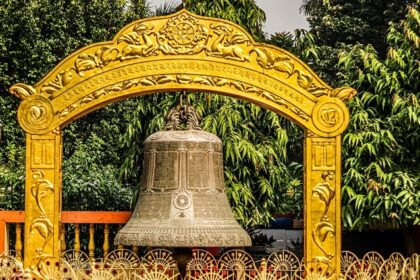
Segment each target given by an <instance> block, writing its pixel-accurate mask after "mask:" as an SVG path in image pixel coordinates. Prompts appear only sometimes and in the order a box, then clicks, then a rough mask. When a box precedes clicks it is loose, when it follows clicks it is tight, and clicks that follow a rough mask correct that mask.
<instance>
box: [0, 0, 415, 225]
mask: <svg viewBox="0 0 420 280" xmlns="http://www.w3.org/2000/svg"><path fill="white" fill-rule="evenodd" d="M184 5H185V6H186V8H188V9H189V10H190V11H192V12H195V13H198V14H200V15H208V16H214V17H221V18H224V19H228V20H231V21H233V22H236V23H238V24H240V25H242V26H243V27H244V28H246V29H247V30H248V31H249V32H250V33H251V34H252V35H253V36H254V37H255V39H257V40H260V41H261V40H267V41H268V42H269V43H271V44H275V45H277V46H280V47H283V48H285V49H288V50H290V51H291V52H293V53H295V54H296V55H297V56H299V57H300V58H301V59H303V60H304V61H305V62H306V63H308V64H309V65H310V66H311V67H313V68H314V69H315V70H316V71H317V72H318V73H319V74H320V75H321V76H322V77H323V78H324V79H326V81H327V82H329V83H330V84H332V85H334V86H344V85H350V86H353V87H355V88H356V89H357V90H358V91H359V95H358V96H357V97H356V98H355V99H354V100H353V101H351V102H350V104H349V106H350V108H351V112H352V119H351V123H350V127H349V130H348V132H347V134H346V135H345V137H344V169H343V173H344V178H343V205H344V211H343V218H344V226H345V227H346V228H348V229H361V228H372V227H376V228H378V227H380V228H384V227H401V226H407V225H412V224H419V223H420V221H419V216H420V213H419V208H420V207H419V200H420V198H419V197H420V191H419V184H418V178H419V172H418V170H419V166H418V157H419V149H418V147H417V146H418V143H419V139H418V137H419V136H418V135H419V131H418V127H419V118H418V115H419V107H418V101H417V100H418V98H419V89H418V81H419V63H418V57H419V53H418V48H419V33H420V32H419V26H420V20H419V15H418V11H417V10H416V8H417V7H418V2H416V1H402V0H398V1H394V0H388V1H385V0H381V1H373V0H372V1H370V0H354V1H341V0H327V1H326V0H306V1H304V4H303V6H302V10H303V11H304V12H305V13H306V14H307V16H308V20H309V23H310V30H309V31H305V30H296V31H295V32H294V34H290V33H285V32H279V33H276V34H274V35H272V36H271V38H270V39H269V38H267V37H268V35H267V34H264V32H263V31H262V26H263V24H264V22H265V15H264V12H263V11H262V10H261V9H259V8H258V6H257V5H256V4H255V1H254V0H223V1H222V0H220V1H219V0H218V1H207V0H202V1H188V0H185V1H184ZM409 7H411V9H409ZM179 8H180V7H179V6H178V7H176V6H171V5H166V6H164V7H162V8H160V9H158V11H156V13H158V14H165V13H168V12H171V11H173V10H176V9H179ZM0 14H2V15H3V16H2V17H0V49H1V52H0V120H1V121H2V123H3V136H2V143H1V146H0V202H1V206H0V207H2V208H7V209H22V208H23V185H24V171H23V170H24V152H25V151H24V144H25V143H24V134H23V132H22V131H21V130H20V128H19V126H18V124H17V122H16V109H17V106H18V104H19V102H18V100H17V99H15V98H14V97H13V96H11V95H10V94H8V93H7V89H8V88H9V87H10V86H11V85H12V84H14V83H16V82H24V83H28V84H33V83H35V82H37V81H38V80H39V79H40V78H42V77H43V76H44V75H45V74H46V73H47V72H48V71H49V70H51V69H52V68H53V67H54V66H55V65H56V64H57V63H58V62H59V61H60V60H61V59H63V58H64V57H65V56H66V55H68V54H70V53H71V52H73V51H75V50H76V49H78V48H80V47H82V46H85V45H87V44H90V43H92V42H99V41H105V40H109V39H111V38H112V37H113V36H114V35H115V34H116V33H117V32H118V30H119V29H120V28H121V27H122V26H124V25H125V24H127V23H129V22H131V21H132V20H135V19H139V18H144V17H147V16H150V15H152V14H153V13H152V12H151V10H150V8H149V7H148V5H147V3H146V1H144V0H143V1H141V0H137V1H134V0H131V1H130V0H125V1H120V0H108V1H99V0H93V1H82V0H76V1H61V0H60V1H53V0H31V1H23V0H19V1H11V0H5V1H3V5H1V6H0ZM401 20H404V21H401ZM189 99H190V102H191V103H192V104H193V105H194V106H195V107H196V108H197V110H198V112H199V114H200V115H201V116H202V118H203V120H202V126H203V128H204V129H205V130H207V131H210V132H212V133H215V134H217V135H219V136H220V137H221V139H222V140H223V143H224V154H225V159H224V162H225V178H226V185H227V190H228V196H229V198H230V201H231V204H232V206H233V209H234V212H235V215H236V217H237V218H238V219H239V220H240V222H241V223H242V224H243V225H245V226H247V227H252V226H255V225H257V224H265V223H267V222H268V221H269V219H270V217H271V215H272V213H275V212H283V213H284V212H295V213H300V212H301V211H302V201H303V198H302V179H303V174H302V160H303V158H302V140H303V133H302V131H301V129H299V128H298V127H296V125H294V124H293V123H291V122H289V121H287V120H285V119H283V118H281V117H279V116H277V115H275V114H273V113H272V112H270V111H267V110H264V109H261V108H259V107H257V106H254V105H252V104H250V103H247V102H244V101H239V100H235V99H232V98H228V97H224V96H218V95H211V94H207V93H197V94H194V95H190V96H189ZM177 102H178V96H177V95H176V94H173V93H172V94H159V95H152V96H147V97H143V98H132V99H128V100H125V101H123V102H119V103H116V104H112V105H109V106H106V107H105V108H103V109H100V110H98V111H95V112H93V113H90V114H88V115H87V116H85V117H83V118H82V119H80V120H78V121H76V122H74V123H73V124H71V125H69V126H68V127H66V128H65V129H64V169H63V175H64V177H63V189H64V192H63V196H64V198H63V205H64V208H65V209H74V210H76V209H79V210H117V209H118V210H127V209H130V207H131V203H132V199H133V198H134V199H135V198H136V192H137V188H138V180H139V179H140V174H141V172H142V164H141V163H142V145H141V144H142V142H143V141H144V139H145V138H146V137H147V136H148V135H150V134H151V133H153V132H155V131H157V130H159V129H160V128H162V126H163V122H164V116H165V114H166V113H167V112H168V110H169V109H170V108H171V107H172V106H173V105H174V104H177Z"/></svg>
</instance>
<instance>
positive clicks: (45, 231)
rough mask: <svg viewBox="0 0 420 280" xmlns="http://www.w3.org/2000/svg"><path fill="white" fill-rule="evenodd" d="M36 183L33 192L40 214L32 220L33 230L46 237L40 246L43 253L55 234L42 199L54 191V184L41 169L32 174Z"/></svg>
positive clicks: (33, 185)
mask: <svg viewBox="0 0 420 280" xmlns="http://www.w3.org/2000/svg"><path fill="white" fill-rule="evenodd" d="M32 178H33V180H34V183H33V184H32V186H31V194H32V196H33V197H34V198H35V202H36V204H37V206H38V210H39V215H38V217H37V218H35V219H33V220H32V221H31V225H30V229H31V232H33V231H36V232H38V234H39V235H40V236H41V237H42V238H43V239H44V243H43V245H42V248H38V251H39V252H38V253H39V254H40V255H41V254H42V252H43V251H44V248H45V245H46V244H47V242H48V241H49V240H50V239H51V237H52V235H53V225H52V223H51V221H50V219H49V218H48V216H47V213H46V212H45V209H44V207H43V204H42V200H43V199H44V198H45V197H46V196H47V195H48V194H49V193H53V192H54V185H53V184H52V183H51V182H50V181H49V180H47V179H45V178H44V173H43V172H42V171H41V170H34V172H33V176H32Z"/></svg>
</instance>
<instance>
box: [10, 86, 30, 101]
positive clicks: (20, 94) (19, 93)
mask: <svg viewBox="0 0 420 280" xmlns="http://www.w3.org/2000/svg"><path fill="white" fill-rule="evenodd" d="M9 92H10V93H11V94H13V95H14V96H16V97H17V98H19V99H21V100H23V99H25V98H26V97H29V96H31V95H32V94H35V93H36V90H35V89H34V88H33V87H31V86H29V85H25V84H21V83H18V84H14V85H13V86H11V87H10V89H9Z"/></svg>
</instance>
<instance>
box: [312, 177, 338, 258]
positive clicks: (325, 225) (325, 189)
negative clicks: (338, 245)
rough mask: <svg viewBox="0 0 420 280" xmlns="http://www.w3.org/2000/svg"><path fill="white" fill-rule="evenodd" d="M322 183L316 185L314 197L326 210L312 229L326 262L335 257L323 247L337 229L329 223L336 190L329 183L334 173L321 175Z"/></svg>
mask: <svg viewBox="0 0 420 280" xmlns="http://www.w3.org/2000/svg"><path fill="white" fill-rule="evenodd" d="M321 178H322V182H320V183H318V184H316V185H315V186H314V189H313V190H312V195H313V196H314V197H318V198H319V199H320V200H321V201H322V203H323V204H324V208H323V211H322V215H321V221H319V222H318V223H316V224H315V227H314V228H313V229H312V239H313V241H314V243H315V245H317V246H318V248H319V249H320V250H321V251H322V252H323V253H324V254H325V257H326V260H328V261H329V260H331V259H332V258H333V257H334V255H333V254H331V253H329V252H327V250H326V249H325V248H324V246H323V242H325V240H326V239H327V237H328V235H332V236H334V235H335V227H334V225H333V224H332V223H331V222H330V221H329V218H328V215H327V214H328V210H329V208H330V205H331V202H332V200H333V199H334V197H335V189H334V188H333V187H331V186H330V182H329V181H333V180H334V172H332V171H326V172H324V173H323V174H322V175H321Z"/></svg>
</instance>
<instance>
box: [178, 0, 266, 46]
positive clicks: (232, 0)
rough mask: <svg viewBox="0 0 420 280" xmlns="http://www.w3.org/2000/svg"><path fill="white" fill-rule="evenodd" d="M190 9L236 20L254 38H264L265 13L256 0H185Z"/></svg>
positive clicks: (198, 12)
mask: <svg viewBox="0 0 420 280" xmlns="http://www.w3.org/2000/svg"><path fill="white" fill-rule="evenodd" d="M183 2H184V6H185V8H186V9H188V10H189V11H191V12H193V13H195V14H198V15H203V16H209V17H215V18H222V19H226V20H229V21H232V22H235V23H237V24H239V25H241V26H242V27H244V28H245V29H246V30H248V32H250V33H251V34H252V35H253V36H254V38H256V39H259V40H262V39H264V32H263V31H262V28H263V25H264V22H265V13H264V11H263V10H261V9H260V8H259V7H258V6H257V4H256V1H255V0H217V1H214V0H200V1H197V0H184V1H183Z"/></svg>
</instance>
